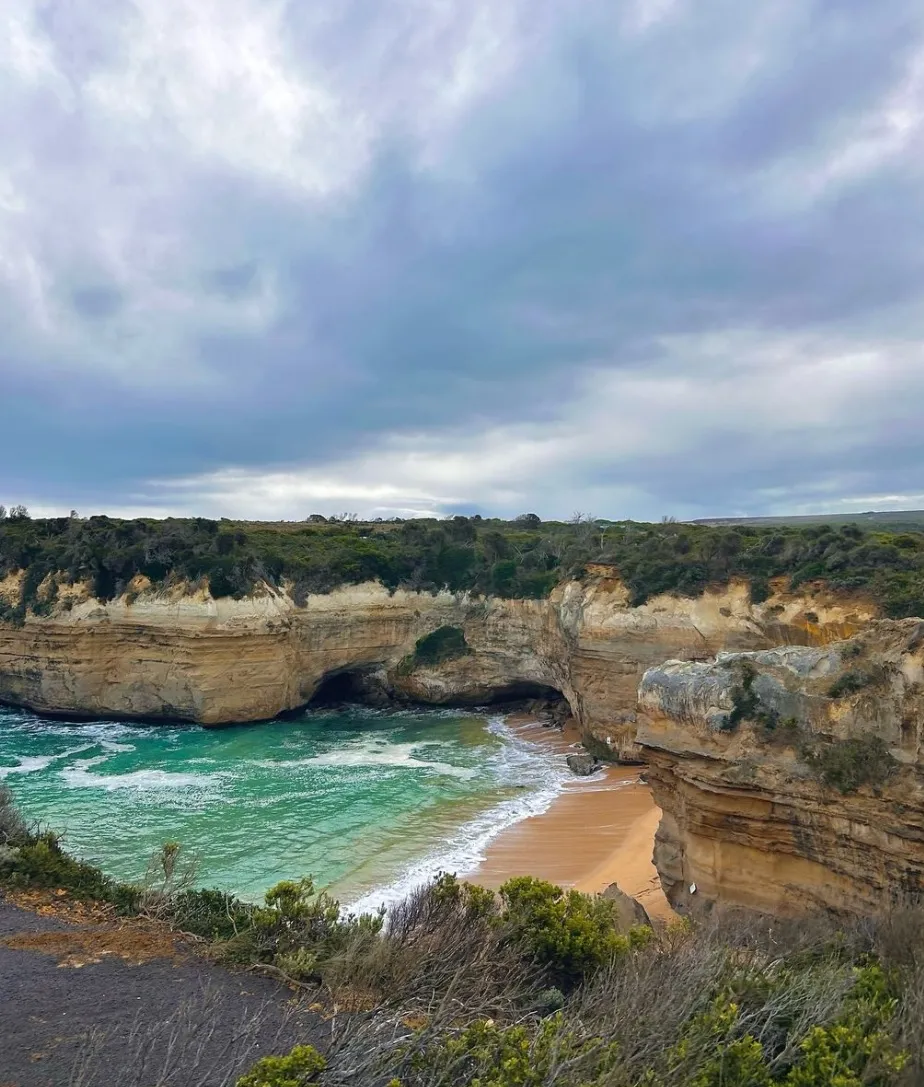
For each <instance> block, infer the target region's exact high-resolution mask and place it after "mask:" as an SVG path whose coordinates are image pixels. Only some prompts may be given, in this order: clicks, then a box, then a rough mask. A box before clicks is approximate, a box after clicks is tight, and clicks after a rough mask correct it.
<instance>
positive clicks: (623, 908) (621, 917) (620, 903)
mask: <svg viewBox="0 0 924 1087" xmlns="http://www.w3.org/2000/svg"><path fill="white" fill-rule="evenodd" d="M602 897H603V898H605V899H606V900H607V901H608V902H615V903H616V915H617V919H618V923H619V929H620V931H621V932H628V931H629V930H630V929H632V928H635V927H636V926H637V925H643V926H646V927H647V928H651V918H650V917H649V916H648V911H647V910H646V909H645V907H644V906H643V905H642V904H641V902H639V900H638V899H637V898H633V897H632V896H631V895H627V894H626V892H625V891H623V890H622V889H621V888H620V886H619V884H618V883H611V884H610V885H609V887H607V889H606V890H605V891H604V892H603V896H602Z"/></svg>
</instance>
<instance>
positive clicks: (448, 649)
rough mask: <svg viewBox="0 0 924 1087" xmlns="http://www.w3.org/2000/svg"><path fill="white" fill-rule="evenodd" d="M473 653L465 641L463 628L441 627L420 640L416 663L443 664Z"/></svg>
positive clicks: (416, 646) (415, 649) (415, 652)
mask: <svg viewBox="0 0 924 1087" xmlns="http://www.w3.org/2000/svg"><path fill="white" fill-rule="evenodd" d="M468 653H471V649H469V647H468V642H466V640H465V631H464V630H463V629H462V628H461V627H449V626H446V627H439V628H438V629H437V630H434V631H433V632H432V633H431V634H427V635H425V636H424V637H423V638H418V640H417V644H416V645H415V646H414V653H413V658H414V663H415V664H422V665H433V664H441V663H442V662H443V661H448V660H455V659H456V658H458V657H464V656H466V655H467V654H468Z"/></svg>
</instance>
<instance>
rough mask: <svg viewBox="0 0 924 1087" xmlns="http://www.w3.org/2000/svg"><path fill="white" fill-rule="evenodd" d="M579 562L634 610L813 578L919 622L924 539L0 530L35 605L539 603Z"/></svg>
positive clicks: (358, 529)
mask: <svg viewBox="0 0 924 1087" xmlns="http://www.w3.org/2000/svg"><path fill="white" fill-rule="evenodd" d="M912 544H914V546H912ZM588 563H603V564H606V565H610V566H612V567H614V569H615V570H616V571H618V573H619V575H620V576H621V577H622V579H623V580H624V581H625V583H626V584H627V586H628V587H629V590H630V593H631V599H632V601H633V602H634V603H636V604H641V603H643V602H644V601H646V600H647V599H649V598H650V597H651V596H653V595H655V594H657V593H675V594H679V595H683V596H695V595H698V594H699V593H701V592H702V591H703V590H704V589H705V588H707V587H708V586H709V585H723V584H727V583H728V581H729V579H731V578H744V579H747V580H748V581H749V582H750V585H751V599H752V601H753V602H755V603H757V602H760V601H762V600H765V599H767V596H768V595H769V593H770V582H771V580H772V579H773V578H775V577H782V578H788V579H789V580H790V583H791V585H792V587H793V588H797V587H798V586H800V585H805V584H807V583H813V582H824V583H825V584H826V585H827V586H828V587H830V588H831V589H834V590H841V591H844V592H848V593H858V592H861V593H863V594H864V595H866V596H869V597H871V598H872V599H874V600H875V601H877V602H878V604H879V605H880V607H881V608H882V609H883V611H884V613H885V614H886V615H889V616H892V617H895V618H902V617H905V616H910V615H924V535H922V534H921V533H920V532H909V531H905V530H903V531H902V533H901V534H900V535H895V534H892V533H888V532H877V531H867V532H864V531H861V530H859V529H857V528H856V527H855V526H846V527H845V528H844V529H842V530H838V531H835V530H833V529H831V528H827V527H824V526H823V527H821V528H819V527H814V526H813V527H809V528H803V527H799V526H791V527H787V526H783V527H775V528H763V527H760V526H748V525H745V526H739V527H712V526H706V525H683V524H676V523H674V524H670V523H668V524H660V525H642V524H635V523H633V522H596V521H590V522H588V521H586V520H582V521H581V522H574V523H568V524H564V523H561V522H548V521H547V522H539V523H537V522H536V520H535V519H534V518H532V517H525V518H523V519H518V520H516V521H508V522H504V521H496V520H483V519H480V518H460V517H456V518H452V519H450V520H448V521H437V520H413V521H407V522H404V523H400V524H399V523H391V524H387V523H376V522H368V523H359V522H354V521H351V520H337V519H333V520H331V521H323V520H313V521H311V522H309V523H305V522H300V523H293V524H277V525H271V524H258V523H249V522H231V521H222V522H221V523H219V522H216V521H210V520H208V519H206V518H201V517H199V518H188V519H178V518H167V519H165V520H163V521H155V520H153V519H143V520H135V521H122V520H116V519H113V518H109V517H90V518H87V519H80V520H78V519H74V518H69V517H60V518H50V519H37V520H29V519H26V518H21V517H15V518H13V517H7V518H6V519H4V520H2V521H0V579H2V578H3V577H5V576H6V574H8V573H10V572H12V571H16V570H24V571H26V572H27V575H28V577H27V585H26V592H25V595H24V598H23V600H22V602H21V603H22V606H23V608H32V607H34V606H35V605H36V604H38V605H39V606H40V607H41V608H43V609H44V610H48V609H49V608H51V607H52V606H54V605H53V601H52V600H51V598H50V596H49V597H48V598H47V599H45V600H44V602H43V601H40V600H39V597H38V587H39V585H41V584H42V583H43V581H44V579H45V578H46V577H48V576H49V575H50V576H51V577H52V580H53V581H55V582H56V581H57V579H63V580H65V581H69V582H75V581H81V582H86V583H88V584H89V585H90V587H91V591H92V592H93V593H94V594H95V595H96V596H97V597H99V598H100V599H103V600H106V599H110V598H111V597H113V596H115V595H119V594H121V593H123V592H125V591H126V589H127V587H128V586H129V584H130V583H131V581H132V579H133V578H134V577H135V576H136V575H139V574H140V575H143V576H144V577H146V578H148V579H149V580H150V582H151V583H152V585H153V586H154V588H155V589H157V588H162V587H163V586H165V585H167V584H169V583H170V582H171V581H176V580H185V581H187V582H188V583H190V584H194V583H198V582H200V581H203V583H204V582H208V584H209V585H210V589H211V592H212V595H213V596H216V597H219V596H241V595H246V594H247V593H249V592H251V591H252V589H253V588H254V586H256V585H257V584H258V583H260V582H265V583H266V584H268V585H270V586H273V587H276V588H283V587H285V588H287V589H288V591H290V592H291V594H292V596H293V598H294V599H295V600H296V601H304V599H305V598H306V596H307V595H308V594H309V593H326V592H330V591H331V590H333V589H335V588H337V587H338V586H340V585H344V584H355V583H357V582H361V581H366V580H374V579H378V580H379V581H381V582H382V584H384V585H385V586H387V587H388V588H390V589H396V588H399V587H407V588H410V589H417V590H422V591H437V590H440V589H448V590H450V591H452V592H473V593H480V594H495V595H500V596H503V597H514V598H538V597H543V596H546V595H548V593H549V592H550V591H551V590H552V589H553V588H554V586H555V585H556V584H557V583H558V582H560V581H561V580H562V579H564V578H567V577H583V576H584V573H585V569H586V567H587V564H588ZM54 591H55V590H54V589H53V588H49V590H48V592H49V594H51V593H53V592H54ZM17 603H19V602H12V605H11V606H12V607H13V608H14V609H15V607H16V604H17ZM12 621H18V620H17V618H16V614H15V611H14V614H13V616H12Z"/></svg>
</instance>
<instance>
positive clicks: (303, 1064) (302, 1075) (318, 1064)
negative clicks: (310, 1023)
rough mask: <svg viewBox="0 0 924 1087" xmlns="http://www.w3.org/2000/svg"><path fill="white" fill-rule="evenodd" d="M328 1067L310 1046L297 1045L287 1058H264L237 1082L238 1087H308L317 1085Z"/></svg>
mask: <svg viewBox="0 0 924 1087" xmlns="http://www.w3.org/2000/svg"><path fill="white" fill-rule="evenodd" d="M326 1067H327V1062H326V1061H325V1060H324V1058H323V1057H322V1056H321V1054H320V1053H319V1052H318V1051H317V1050H316V1049H315V1048H314V1046H310V1045H297V1046H295V1048H294V1049H293V1050H292V1051H291V1052H290V1053H288V1054H287V1055H286V1056H285V1057H264V1058H263V1059H262V1060H259V1061H257V1063H256V1064H255V1065H254V1067H253V1068H252V1069H251V1071H250V1072H248V1073H247V1075H245V1076H241V1078H240V1079H239V1080H238V1081H237V1087H307V1085H308V1084H310V1083H317V1080H318V1076H319V1075H320V1074H321V1073H322V1072H323V1071H324V1069H325V1068H326Z"/></svg>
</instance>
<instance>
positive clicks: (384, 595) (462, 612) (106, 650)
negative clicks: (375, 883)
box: [0, 566, 875, 759]
mask: <svg viewBox="0 0 924 1087" xmlns="http://www.w3.org/2000/svg"><path fill="white" fill-rule="evenodd" d="M17 586H18V582H17V581H16V579H15V578H11V579H7V581H6V582H5V583H3V584H2V585H0V590H3V591H5V592H6V593H7V597H8V598H10V597H11V596H12V595H13V594H15V592H16V591H17ZM130 588H131V591H130V592H129V593H128V594H127V595H126V596H123V597H122V598H120V599H118V600H114V601H110V602H108V603H105V604H103V603H100V602H99V601H97V600H93V599H90V598H87V596H86V594H85V593H84V592H82V590H80V588H79V587H76V588H74V589H72V590H68V591H67V592H66V593H62V594H61V596H60V598H59V600H58V601H57V603H56V604H55V606H54V608H53V609H52V610H51V611H50V613H49V614H48V615H45V616H42V617H38V616H33V615H30V616H29V617H28V618H27V619H26V620H25V622H24V624H22V625H14V624H12V623H10V622H5V623H2V622H0V701H6V702H10V703H13V704H16V705H21V706H27V707H31V708H34V709H36V710H39V711H44V712H53V713H68V714H77V715H90V716H103V715H110V714H111V715H116V716H120V717H136V718H165V717H166V718H175V719H181V720H188V721H195V722H200V723H202V724H204V725H218V724H224V723H230V722H239V721H254V720H261V719H265V718H270V717H274V716H276V715H278V714H280V713H282V712H284V711H287V710H292V709H295V708H297V707H300V706H302V705H304V704H306V703H308V702H309V701H310V700H311V699H312V698H313V697H314V696H315V694H316V693H317V692H318V690H319V688H320V687H321V685H322V684H324V683H325V682H326V681H329V680H330V678H331V677H336V676H338V675H343V674H346V673H350V674H351V675H353V676H355V677H358V679H359V680H360V681H361V684H362V685H365V687H366V688H367V689H368V690H369V691H376V692H378V693H379V695H380V696H381V695H384V696H387V697H398V698H405V699H408V700H414V701H419V702H424V703H436V704H441V703H458V702H463V703H469V704H478V703H484V702H489V701H492V700H495V699H497V698H499V697H532V696H535V695H537V694H541V693H543V691H547V690H554V691H559V692H561V693H562V694H563V695H564V697H565V698H566V699H567V701H568V703H569V705H570V707H571V710H572V712H573V714H574V716H575V718H576V719H577V720H578V722H579V724H580V726H581V727H582V729H583V732H584V736H585V740H586V742H587V743H588V744H589V745H590V746H591V747H592V749H593V750H594V751H595V752H598V753H601V754H603V753H608V754H611V755H616V756H619V757H622V758H626V759H631V758H633V757H636V756H637V749H636V748H635V745H634V739H635V733H636V729H637V727H638V724H639V717H638V715H637V710H636V694H637V688H638V683H639V680H640V678H641V676H642V674H643V672H644V671H645V670H646V669H648V668H650V667H652V666H653V665H655V664H658V663H659V662H661V661H663V660H665V659H666V658H672V657H673V658H683V659H686V660H695V659H701V658H707V657H711V656H713V655H714V654H715V653H716V652H719V651H721V650H730V649H759V648H763V647H769V646H773V645H778V644H780V643H781V642H784V641H785V642H791V643H796V642H798V643H806V644H825V643H827V642H829V641H832V640H835V639H837V638H839V637H844V636H846V635H849V634H851V633H853V632H854V631H856V630H858V629H860V628H861V627H862V626H863V625H864V624H865V623H866V622H868V621H869V619H870V618H872V617H873V616H874V614H875V608H874V607H873V606H871V605H867V604H864V603H862V602H851V601H846V602H845V601H843V600H837V599H835V598H831V597H827V596H825V595H824V594H822V593H815V594H811V593H803V594H796V595H794V594H788V593H786V592H785V591H784V586H783V585H777V586H776V587H775V588H776V591H775V594H774V595H773V596H772V597H771V598H770V599H769V600H767V601H766V602H765V603H762V604H759V605H752V604H751V602H750V599H749V590H748V586H747V585H746V584H743V583H736V584H732V585H729V586H727V587H725V588H722V589H721V590H716V591H714V592H707V593H704V594H703V595H702V596H699V597H696V598H684V597H674V596H668V595H664V596H657V597H653V598H652V599H651V600H649V601H648V602H647V603H646V604H644V605H642V606H640V607H632V606H631V604H630V601H629V594H628V592H627V590H626V588H625V586H624V585H623V584H622V582H621V581H620V580H619V578H618V577H617V576H616V572H615V571H614V570H613V569H611V568H609V567H605V566H595V567H591V568H589V569H588V572H587V576H586V578H584V579H583V580H581V581H572V582H568V583H565V584H563V585H561V586H559V587H558V588H557V589H556V590H555V591H554V592H553V593H552V595H551V596H550V597H549V598H547V599H544V600H501V599H494V598H480V597H471V596H468V595H454V594H451V593H438V594H429V593H415V592H406V591H397V592H394V593H390V592H388V590H386V589H385V588H384V587H383V586H381V585H378V584H374V583H369V584H363V585H355V586H350V587H344V588H341V589H338V590H336V591H334V592H332V593H329V594H325V595H316V596H310V597H309V598H308V599H307V600H306V601H305V603H304V604H303V605H301V606H297V605H296V604H295V603H294V602H293V600H292V599H291V598H290V597H289V596H287V595H286V594H285V593H282V592H276V591H271V590H269V589H264V590H263V591H262V592H260V593H258V594H256V595H254V596H252V597H249V598H247V599H244V600H232V599H220V600H213V599H211V598H210V597H209V595H208V594H207V593H204V592H198V593H189V592H184V591H183V589H182V587H179V588H177V589H175V590H172V591H171V592H161V593H157V592H154V591H152V590H151V589H150V587H148V586H146V585H145V584H143V583H137V584H134V585H133V586H131V587H130ZM444 626H454V627H459V628H461V629H462V630H463V632H464V638H465V645H466V651H465V652H464V653H461V654H459V655H457V656H455V657H453V658H452V659H448V660H441V661H439V662H438V663H435V664H432V663H425V662H421V661H418V660H416V659H415V657H414V648H415V643H416V642H417V640H418V639H420V638H422V637H424V636H425V635H427V634H429V633H431V632H433V631H435V630H437V629H438V628H440V627H444Z"/></svg>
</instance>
